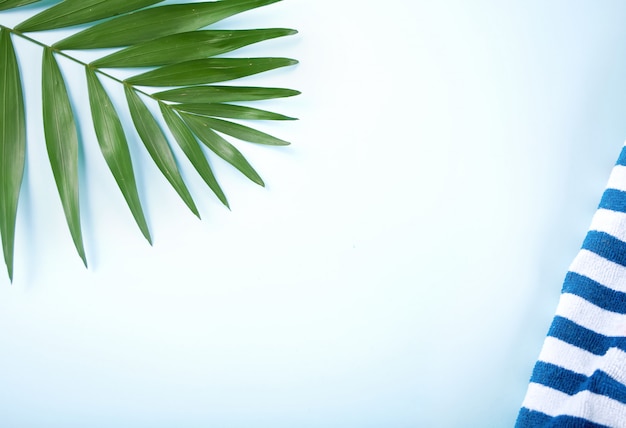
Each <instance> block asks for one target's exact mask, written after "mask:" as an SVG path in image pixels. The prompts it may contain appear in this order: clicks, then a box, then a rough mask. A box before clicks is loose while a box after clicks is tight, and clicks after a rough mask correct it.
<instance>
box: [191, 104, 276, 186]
mask: <svg viewBox="0 0 626 428" xmlns="http://www.w3.org/2000/svg"><path fill="white" fill-rule="evenodd" d="M182 118H183V120H184V121H185V123H186V124H187V126H189V129H191V131H192V132H193V133H194V134H196V135H197V136H198V138H199V139H200V141H202V142H203V143H204V144H205V145H206V146H207V147H208V148H209V149H211V151H213V153H215V154H216V155H218V156H219V157H221V158H222V159H224V160H225V161H226V162H228V163H230V164H231V165H232V166H234V167H235V168H237V169H238V170H239V171H241V172H242V173H243V175H245V176H246V177H248V178H249V179H250V180H252V181H253V182H255V183H256V184H258V185H260V186H265V183H263V180H262V179H261V177H260V176H259V174H257V172H256V171H255V170H254V168H252V165H250V163H248V161H247V160H246V158H245V157H243V155H242V154H241V152H240V151H239V150H237V148H235V146H233V145H232V144H230V143H229V142H228V141H226V140H225V139H224V138H222V137H220V136H219V135H218V134H216V133H215V132H214V131H213V130H212V129H211V128H209V126H208V125H207V124H206V123H205V122H204V121H203V120H202V119H203V118H201V117H198V116H194V115H191V114H185V113H183V114H182Z"/></svg>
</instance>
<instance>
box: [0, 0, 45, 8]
mask: <svg viewBox="0 0 626 428" xmlns="http://www.w3.org/2000/svg"><path fill="white" fill-rule="evenodd" d="M38 1H41V0H0V10H8V9H13V8H16V7H20V6H26V5H27V4H31V3H37V2H38Z"/></svg>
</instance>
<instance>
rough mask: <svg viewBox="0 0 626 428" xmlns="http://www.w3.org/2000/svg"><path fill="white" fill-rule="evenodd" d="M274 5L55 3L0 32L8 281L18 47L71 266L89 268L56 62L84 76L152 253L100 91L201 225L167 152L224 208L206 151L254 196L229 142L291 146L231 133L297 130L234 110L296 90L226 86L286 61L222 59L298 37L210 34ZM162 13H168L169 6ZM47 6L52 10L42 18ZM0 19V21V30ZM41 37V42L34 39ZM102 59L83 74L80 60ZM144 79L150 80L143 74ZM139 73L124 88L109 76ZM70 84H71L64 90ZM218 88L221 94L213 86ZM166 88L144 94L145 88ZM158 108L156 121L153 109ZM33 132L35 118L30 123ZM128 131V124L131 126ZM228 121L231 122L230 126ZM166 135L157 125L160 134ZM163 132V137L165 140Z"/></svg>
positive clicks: (275, 32) (1, 0)
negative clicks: (50, 38) (33, 92)
mask: <svg viewBox="0 0 626 428" xmlns="http://www.w3.org/2000/svg"><path fill="white" fill-rule="evenodd" d="M278 1H280V0H214V1H196V2H188V3H184V2H181V3H176V4H159V3H165V2H164V1H163V0H63V1H61V0H59V1H56V2H52V3H53V4H52V5H50V2H45V5H43V4H44V2H41V3H42V5H43V6H42V7H41V8H40V9H42V10H40V11H39V12H38V13H36V14H35V15H34V16H31V17H30V18H29V19H27V20H25V21H24V22H21V23H19V24H18V25H16V26H14V27H9V26H5V25H2V23H1V21H0V236H1V238H2V248H3V252H4V260H5V263H6V266H7V270H8V273H9V277H10V278H11V280H12V279H13V250H14V246H15V227H16V218H17V209H18V199H19V193H20V188H21V185H22V177H23V175H24V165H25V157H26V144H27V140H26V119H27V118H26V110H25V106H24V95H23V85H24V84H25V83H26V84H30V82H23V81H22V73H21V72H20V66H19V63H18V60H17V57H18V55H17V54H16V49H15V45H14V44H13V39H14V38H16V37H17V38H21V39H23V40H25V41H26V42H29V43H32V44H35V45H37V46H39V47H40V48H41V50H42V76H43V77H42V82H41V93H42V107H43V111H42V126H43V130H44V135H45V140H46V149H47V152H48V158H49V160H50V165H51V168H52V173H53V175H54V180H55V183H56V187H57V190H58V193H59V197H60V200H61V205H62V207H63V211H64V213H65V218H66V220H67V224H68V227H69V231H70V234H71V237H72V240H73V242H74V246H75V247H76V250H77V252H78V255H79V256H80V258H81V259H82V260H83V263H84V264H85V266H86V265H87V256H86V253H85V246H84V244H83V237H82V230H81V220H80V209H79V178H78V177H79V174H78V162H79V160H78V153H79V145H80V144H81V143H88V141H84V142H83V141H81V140H80V139H79V137H78V131H77V129H78V125H77V120H78V119H77V117H76V115H75V112H74V111H73V109H72V102H71V100H70V97H69V95H68V86H67V85H68V82H66V80H65V79H64V77H63V73H62V71H61V69H60V67H59V64H58V58H59V56H62V57H64V58H66V59H69V60H72V61H74V62H75V63H78V64H80V65H81V66H82V67H83V68H84V71H85V75H86V81H87V88H86V89H87V90H86V96H87V97H88V100H89V105H90V108H91V120H92V126H93V128H94V131H95V135H96V140H97V144H98V145H99V147H100V150H101V152H102V155H103V157H104V160H105V161H106V164H107V165H108V167H109V169H110V171H111V173H112V175H113V178H114V179H115V181H116V182H117V185H118V187H119V189H120V191H121V193H122V195H123V197H124V199H125V200H126V203H127V204H128V207H129V209H130V211H131V213H132V215H133V217H134V219H135V222H136V223H137V225H138V226H139V229H140V230H141V233H142V234H143V235H144V237H145V238H146V239H147V240H148V242H151V241H152V238H151V235H150V230H149V228H148V223H147V222H146V218H145V215H144V211H143V208H142V204H141V200H140V195H139V192H138V189H137V184H136V181H135V173H134V169H133V162H132V159H131V155H130V153H131V148H130V147H129V139H128V138H127V135H126V133H125V131H124V129H123V127H122V121H123V120H124V119H126V118H124V117H120V115H119V113H118V112H117V110H116V108H115V106H114V104H113V102H112V100H111V98H110V96H109V94H108V93H107V90H106V89H105V87H104V85H103V83H102V79H110V80H113V81H115V82H117V84H119V85H120V86H121V87H123V90H124V94H125V95H126V102H127V104H128V108H129V112H130V117H129V118H128V119H129V120H130V121H131V123H132V124H133V125H134V127H135V131H136V133H137V135H138V136H139V140H140V141H141V142H142V143H143V146H144V148H145V149H146V151H147V152H148V154H149V155H150V157H151V158H152V160H153V161H154V163H155V165H156V166H157V168H158V169H159V170H160V171H161V173H162V174H163V176H164V177H165V178H166V179H167V181H168V182H169V183H170V184H171V186H172V187H173V189H174V190H175V191H176V193H178V195H179V196H180V198H181V199H182V201H183V202H184V203H185V204H186V205H187V207H188V208H189V209H190V210H191V212H192V213H193V214H194V215H196V216H198V217H200V214H199V212H198V209H197V207H196V205H195V203H194V200H193V198H192V196H191V194H190V192H189V190H188V188H187V185H186V184H185V181H184V180H183V175H182V174H181V171H180V169H179V166H178V161H177V158H176V154H175V151H174V150H173V149H172V144H176V145H178V146H179V148H180V149H181V151H182V153H184V155H185V156H186V157H187V158H188V159H189V161H190V163H191V164H192V165H193V167H194V168H195V170H196V171H197V172H198V174H199V175H200V177H201V178H202V179H203V180H204V181H205V183H206V184H207V186H208V187H209V188H210V189H211V191H212V192H213V193H214V194H215V195H216V197H217V198H218V199H219V200H220V201H221V202H222V203H223V204H224V205H225V206H226V207H228V206H229V204H228V200H227V198H226V196H225V194H224V192H223V191H222V189H221V187H220V185H219V183H218V181H217V179H216V177H215V175H214V174H213V170H212V168H211V165H210V163H209V159H208V158H207V157H206V153H205V151H204V149H203V148H202V146H205V147H206V148H207V149H208V150H209V151H211V152H213V153H214V154H215V155H217V156H218V157H220V158H222V159H223V160H225V161H226V162H228V163H230V164H231V165H232V166H234V167H235V168H236V169H238V170H239V171H240V172H241V173H242V174H244V175H245V176H246V177H248V178H249V179H250V180H252V181H253V182H254V183H257V184H259V185H261V186H263V185H264V183H263V180H262V178H261V177H260V176H259V174H258V173H257V172H256V171H255V170H254V168H253V167H252V165H250V163H249V162H248V161H247V160H246V158H245V157H244V156H243V155H242V153H241V152H240V151H239V150H238V149H237V148H236V147H235V145H234V144H233V143H232V142H231V141H228V140H227V138H233V139H235V140H240V141H246V142H252V143H257V144H265V145H277V146H282V145H287V144H289V143H288V142H286V141H284V140H281V139H279V138H276V137H274V136H271V135H269V134H266V133H264V132H262V131H259V130H257V129H254V128H252V127H249V126H246V125H244V124H242V123H239V122H238V121H242V120H244V121H246V120H292V119H293V118H291V117H288V116H285V115H282V114H278V113H274V112H271V111H266V110H261V109H258V108H254V107H250V106H249V105H242V104H237V103H240V102H250V101H258V100H269V99H274V98H284V97H291V96H294V95H298V94H299V92H298V91H295V90H292V89H284V88H273V87H250V86H228V85H224V84H223V83H224V82H229V81H232V80H235V79H239V78H242V77H247V76H252V75H256V74H259V73H263V72H267V71H270V70H275V69H278V68H282V67H287V66H291V65H294V64H296V63H297V61H295V60H293V59H289V58H233V57H228V58H225V57H220V55H223V54H226V53H230V52H232V51H235V50H237V49H240V48H242V47H245V46H249V45H252V44H255V43H259V42H262V41H266V40H270V39H274V38H278V37H284V36H289V35H293V34H295V33H296V31H295V30H291V29H287V28H268V29H250V30H223V29H220V30H218V29H211V28H207V27H208V26H210V25H211V24H214V23H216V22H218V21H221V20H223V19H225V18H228V17H231V16H234V15H237V14H240V13H242V12H245V11H248V10H251V9H255V8H258V7H261V6H266V5H270V4H272V3H276V2H278ZM39 2H40V0H0V11H5V10H10V9H15V8H19V7H22V6H26V5H31V6H30V8H33V7H36V6H37V5H35V4H34V3H39ZM168 3H169V2H168ZM46 6H47V7H46ZM1 19H2V16H1V15H0V20H1ZM72 27H78V29H79V31H76V32H75V33H73V34H72V35H70V36H69V37H65V38H63V39H61V40H59V41H57V42H56V43H52V44H46V43H44V42H42V41H40V40H39V39H38V38H37V37H36V36H31V35H30V34H29V33H32V32H51V33H53V34H54V32H55V30H58V29H64V28H69V29H72ZM38 34H40V33H38ZM100 48H115V49H116V50H115V51H114V52H113V53H110V52H111V50H110V49H109V50H108V52H107V54H103V55H102V56H101V57H100V58H97V59H95V60H94V61H92V62H90V63H87V62H83V61H82V60H80V59H79V58H78V57H77V56H75V52H74V51H75V50H93V49H100ZM146 67H148V68H149V70H147V71H146V70H145V68H146ZM135 68H142V69H141V71H138V72H136V73H134V74H132V75H131V77H128V78H126V79H122V78H118V77H116V74H115V72H114V71H111V69H128V70H130V72H131V73H133V69H135ZM70 83H72V84H74V82H70ZM216 84H219V85H216ZM146 87H147V88H161V90H160V91H156V90H155V91H152V92H151V91H149V90H147V89H145V88H146ZM147 103H148V104H154V105H156V106H158V107H159V111H160V113H161V117H156V116H155V115H153V113H152V112H151V110H150V108H149V105H148V104H147ZM28 119H29V120H30V119H31V118H28ZM128 119H126V120H128ZM233 120H235V121H233ZM161 124H163V125H161ZM162 126H165V127H166V128H167V129H168V130H169V134H171V136H173V138H170V137H169V136H168V133H166V132H164V128H162Z"/></svg>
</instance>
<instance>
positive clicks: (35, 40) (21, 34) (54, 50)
mask: <svg viewBox="0 0 626 428" xmlns="http://www.w3.org/2000/svg"><path fill="white" fill-rule="evenodd" d="M0 29H5V30H7V31H9V32H10V33H12V34H15V35H16V36H17V37H20V38H22V39H24V40H26V41H28V42H31V43H34V44H35V45H37V46H40V47H41V48H43V49H50V50H51V51H52V52H54V53H57V54H59V55H61V56H63V57H65V58H67V59H69V60H70V61H72V62H75V63H77V64H80V65H82V66H83V67H85V68H88V69H90V70H93V71H95V72H96V73H98V74H101V75H102V76H105V77H108V78H109V79H111V80H114V81H115V82H117V83H119V84H121V85H124V86H129V85H130V84H129V83H128V82H125V81H124V80H122V79H119V78H117V77H115V76H113V75H112V74H109V73H107V72H106V71H102V70H101V69H99V68H97V67H94V66H92V65H91V64H88V63H86V62H84V61H81V60H80V59H78V58H76V57H74V56H71V55H69V54H67V53H65V52H64V51H62V50H60V49H57V48H53V47H52V46H48V45H46V44H45V43H43V42H40V41H39V40H37V39H33V38H32V37H30V36H27V35H26V34H24V33H22V32H21V31H19V30H16V29H15V28H10V27H5V26H4V25H0ZM130 86H131V87H132V88H133V89H134V90H135V91H136V92H139V93H141V94H143V95H145V96H147V97H150V98H152V99H153V100H156V101H160V100H158V99H157V98H156V97H154V96H153V95H152V94H149V93H147V92H145V91H142V90H141V89H137V88H136V87H134V86H133V85H130Z"/></svg>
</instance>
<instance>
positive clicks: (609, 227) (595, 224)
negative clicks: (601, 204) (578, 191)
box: [589, 167, 626, 242]
mask: <svg viewBox="0 0 626 428" xmlns="http://www.w3.org/2000/svg"><path fill="white" fill-rule="evenodd" d="M622 168H625V169H626V167H622ZM589 230H597V231H598V232H605V233H608V234H609V235H612V236H614V237H616V238H617V239H619V240H620V241H624V242H626V213H621V212H619V211H611V210H607V209H604V208H599V209H598V210H597V211H596V213H595V214H594V216H593V219H592V220H591V226H589Z"/></svg>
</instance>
